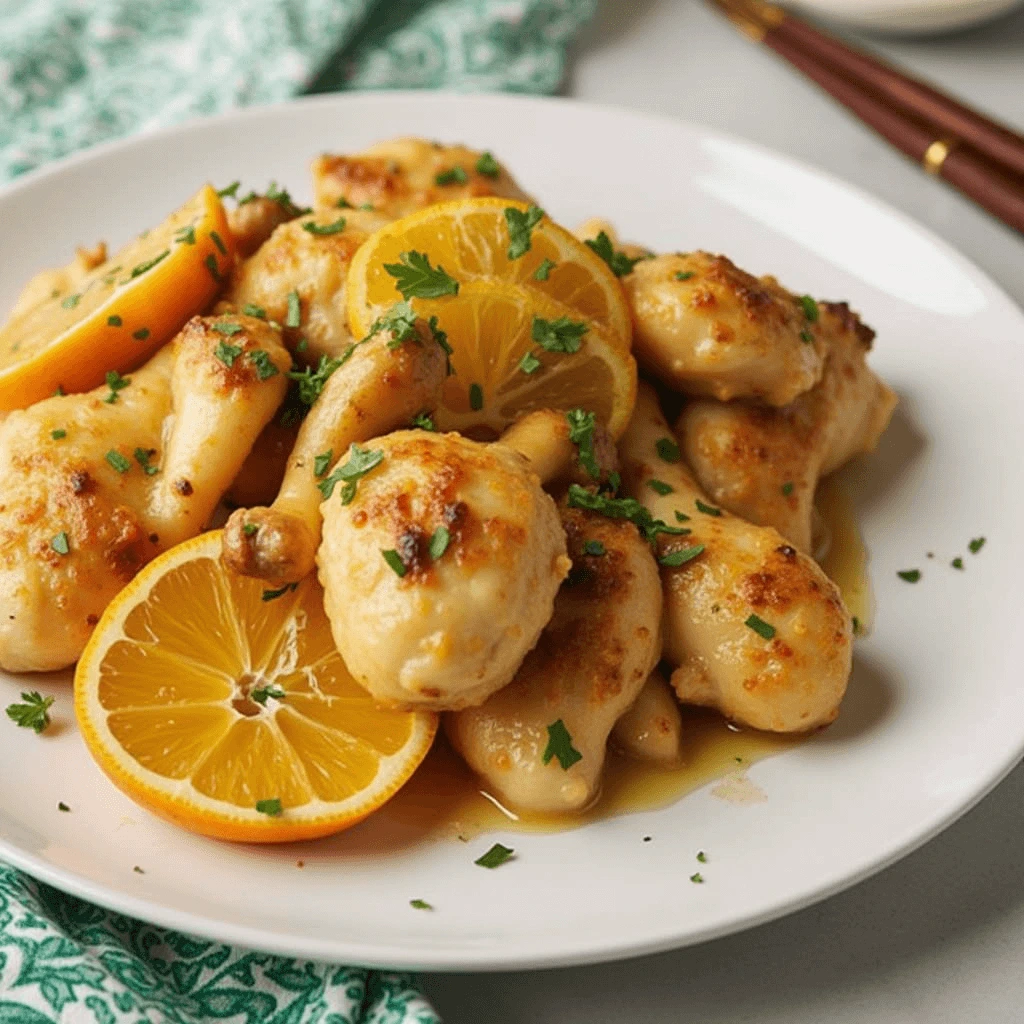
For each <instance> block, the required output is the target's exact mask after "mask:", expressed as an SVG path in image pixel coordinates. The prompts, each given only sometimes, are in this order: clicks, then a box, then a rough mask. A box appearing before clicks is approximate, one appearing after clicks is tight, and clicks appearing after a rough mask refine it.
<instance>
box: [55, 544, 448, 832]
mask: <svg viewBox="0 0 1024 1024" xmlns="http://www.w3.org/2000/svg"><path fill="white" fill-rule="evenodd" d="M220 548H221V533H220V531H219V530H217V531H212V532H210V533H205V534H202V535H200V536H199V537H195V538H193V539H192V540H190V541H187V542H185V543H184V544H181V545H179V546H178V547H176V548H172V549H171V550H170V551H167V552H165V553H164V554H163V555H161V556H160V557H159V558H157V559H156V560H155V561H153V562H151V563H150V564H149V565H148V566H147V567H146V568H145V569H143V571H142V572H141V573H139V575H138V576H136V577H135V579H134V580H133V581H132V582H131V583H130V584H129V585H128V586H127V587H126V588H125V589H124V590H122V591H121V593H120V594H119V595H118V596H117V597H116V598H115V599H114V601H113V602H112V603H111V605H110V606H109V607H108V608H107V610H106V612H105V613H104V614H103V616H102V618H101V619H100V621H99V624H98V625H97V627H96V631H95V632H94V633H93V635H92V639H91V640H90V641H89V644H88V646H87V647H86V649H85V652H84V653H83V655H82V657H81V660H80V661H79V663H78V667H77V669H76V671H75V714H76V716H77V718H78V723H79V726H80V727H81V730H82V735H83V737H84V738H85V742H86V745H87V747H88V749H89V751H90V753H91V754H92V756H93V757H94V758H95V760H96V762H97V764H98V765H99V766H100V768H101V769H102V770H103V771H104V772H105V773H106V774H107V775H108V776H109V777H110V779H111V780H112V781H113V782H114V784H115V785H117V786H118V787H119V788H120V789H121V790H123V791H124V792H125V793H127V794H128V796H130V797H131V798H132V799H133V800H135V801H136V802H138V803H139V804H141V805H142V806H144V807H146V808H147V809H148V810H150V811H152V812H154V813H155V814H158V815H160V816H162V817H164V818H167V819H169V820H170V821H173V822H175V823H176V824H178V825H181V826H183V827H185V828H187V829H190V830H192V831H194V832H199V833H201V834H203V835H208V836H214V837H216V838H220V839H230V840H237V841H243V842H265V843H278V842H287V841H291V840H298V839H312V838H316V837H319V836H325V835H329V834H331V833H334V832H339V831H341V830H342V829H345V828H348V827H349V826H351V825H354V824H356V823H357V822H358V821H361V820H362V819H363V818H365V817H366V816H367V815H368V814H370V813H371V812H372V811H374V810H376V809H377V808H378V807H380V806H381V804H383V803H385V802H386V801H387V800H388V799H389V798H390V797H391V796H392V795H393V794H394V793H395V792H396V791H397V790H398V789H399V788H400V787H401V786H402V785H403V784H404V783H405V782H406V780H407V779H408V778H409V777H410V776H411V775H412V773H413V772H414V771H415V770H416V768H417V766H418V765H419V763H420V762H421V761H422V760H423V758H424V757H425V756H426V753H427V751H428V750H429V748H430V745H431V743H432V741H433V738H434V734H435V732H436V730H437V716H436V715H434V714H430V713H426V712H403V711H391V710H385V709H382V708H379V707H377V706H376V705H375V704H374V703H373V701H372V699H371V698H370V696H369V695H368V694H367V693H366V691H365V690H363V689H362V688H361V687H360V686H359V685H358V684H357V683H356V682H355V681H354V680H353V679H352V677H351V676H350V675H349V673H348V670H347V669H346V668H345V664H344V662H343V661H342V660H341V656H340V655H339V654H338V652H337V650H336V649H335V646H334V641H333V639H332V638H331V631H330V626H329V624H328V622H327V618H326V616H325V614H324V611H323V593H322V591H321V589H320V587H319V585H318V584H317V582H316V581H315V579H313V578H311V577H310V578H307V579H306V580H304V581H303V582H302V583H300V584H299V585H298V586H297V587H296V588H294V589H293V588H287V587H286V588H285V589H284V590H283V591H281V592H279V591H267V590H265V589H264V586H263V584H262V583H261V582H260V581H258V580H253V579H248V578H245V577H241V576H236V575H234V574H232V573H230V572H228V571H227V570H225V569H224V568H223V567H222V566H221V562H220Z"/></svg>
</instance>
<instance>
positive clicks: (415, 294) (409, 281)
mask: <svg viewBox="0 0 1024 1024" xmlns="http://www.w3.org/2000/svg"><path fill="white" fill-rule="evenodd" d="M398 258H399V259H400V260H401V263H385V264H384V269H385V270H386V271H387V272H388V273H389V274H390V275H391V276H392V277H393V278H394V279H395V287H396V288H397V289H398V290H399V291H400V292H401V293H402V298H403V299H439V298H441V297H442V296H445V295H458V294H459V282H458V281H456V280H455V278H454V277H452V276H451V275H450V274H448V273H447V272H446V271H445V269H444V267H442V266H440V265H438V266H437V267H432V266H431V265H430V258H429V257H428V256H427V255H426V254H425V253H422V252H416V250H415V249H413V250H412V251H411V252H403V253H400V254H399V256H398Z"/></svg>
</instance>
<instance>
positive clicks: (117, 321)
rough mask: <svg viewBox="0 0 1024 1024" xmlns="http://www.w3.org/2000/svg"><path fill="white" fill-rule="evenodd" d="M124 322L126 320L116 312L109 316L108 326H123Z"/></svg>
mask: <svg viewBox="0 0 1024 1024" xmlns="http://www.w3.org/2000/svg"><path fill="white" fill-rule="evenodd" d="M123 324H124V321H123V320H122V319H121V318H120V317H119V316H118V315H117V314H116V313H115V314H114V315H113V316H108V317H107V326H108V327H121V326H122V325H123Z"/></svg>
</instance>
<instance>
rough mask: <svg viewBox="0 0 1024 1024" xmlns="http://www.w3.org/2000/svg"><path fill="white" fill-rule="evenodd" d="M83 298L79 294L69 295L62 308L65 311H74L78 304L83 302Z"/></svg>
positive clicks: (62, 303)
mask: <svg viewBox="0 0 1024 1024" xmlns="http://www.w3.org/2000/svg"><path fill="white" fill-rule="evenodd" d="M81 298H82V296H81V295H79V294H77V293H75V294H74V295H69V296H68V297H67V298H66V299H64V301H63V302H61V307H62V308H63V309H74V308H75V306H77V305H78V303H79V302H80V301H81Z"/></svg>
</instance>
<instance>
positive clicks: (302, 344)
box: [278, 328, 309, 352]
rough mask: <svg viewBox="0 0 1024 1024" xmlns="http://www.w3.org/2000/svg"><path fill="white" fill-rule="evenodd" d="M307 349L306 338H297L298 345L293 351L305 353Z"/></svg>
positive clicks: (307, 342)
mask: <svg viewBox="0 0 1024 1024" xmlns="http://www.w3.org/2000/svg"><path fill="white" fill-rule="evenodd" d="M278 330H280V328H278ZM307 348H309V339H308V338H299V343H298V345H296V346H295V351H296V352H305V351H306V349H307Z"/></svg>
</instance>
